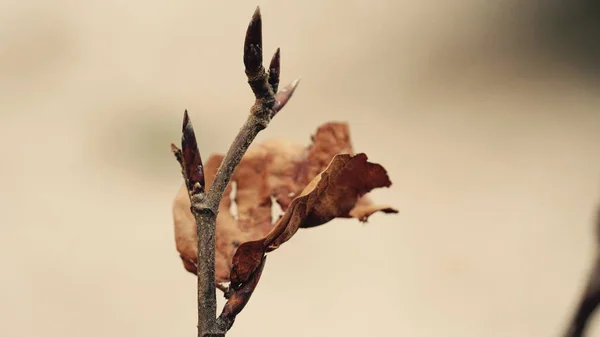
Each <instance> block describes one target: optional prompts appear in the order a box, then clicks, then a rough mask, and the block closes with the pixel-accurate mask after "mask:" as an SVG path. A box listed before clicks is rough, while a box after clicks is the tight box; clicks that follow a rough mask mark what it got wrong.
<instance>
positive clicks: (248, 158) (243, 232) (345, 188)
mask: <svg viewBox="0 0 600 337" xmlns="http://www.w3.org/2000/svg"><path fill="white" fill-rule="evenodd" d="M337 154H348V156H338V157H337V158H338V159H336V160H335V161H332V159H333V158H334V156H335V155H337ZM222 160H223V156H222V155H213V156H211V157H210V158H209V159H208V161H207V162H206V163H205V165H204V175H205V179H206V188H207V189H208V188H210V185H211V184H212V181H213V179H214V176H215V174H216V172H217V169H218V167H219V165H220V163H221V161H222ZM325 168H328V171H327V172H324V173H323V174H324V175H320V173H321V172H323V171H324V170H325ZM315 177H316V178H315ZM321 179H323V181H324V182H323V183H321V184H324V183H328V184H329V185H330V186H329V187H327V186H325V187H323V186H322V185H321V184H319V181H321ZM380 186H389V179H387V174H386V173H385V170H384V169H383V168H382V167H381V166H379V165H377V164H371V163H368V162H367V161H366V156H364V155H357V156H353V150H352V145H351V143H350V133H349V129H348V125H347V124H346V123H327V124H324V125H322V126H321V127H319V128H318V130H317V132H316V134H315V135H314V136H313V137H312V144H311V145H310V146H309V147H308V148H307V147H304V146H302V145H298V144H295V143H292V142H290V141H287V140H281V139H277V140H269V141H266V142H263V143H262V144H259V145H255V146H253V147H251V148H250V149H249V150H248V151H247V152H246V154H245V156H244V157H243V158H242V160H241V162H240V164H239V165H238V166H237V168H236V169H235V171H234V173H233V176H232V179H231V182H230V184H229V185H228V186H227V189H226V191H225V193H224V195H223V199H222V200H221V204H220V205H219V214H218V217H217V228H216V252H215V255H216V256H215V259H216V260H215V263H216V267H215V268H216V270H215V272H216V281H217V282H219V283H222V282H227V281H230V276H232V275H231V274H232V267H234V263H233V262H232V261H233V257H234V255H235V254H236V251H237V250H238V247H239V246H240V245H242V244H244V243H247V242H257V241H261V240H262V239H267V238H268V242H267V241H265V242H266V245H265V242H263V243H261V244H256V243H255V244H250V243H248V244H246V247H247V248H245V249H248V248H252V247H251V246H252V245H257V246H256V247H258V248H252V249H250V250H255V249H257V251H268V250H270V249H274V248H275V247H277V246H278V245H280V244H281V243H283V242H285V241H287V240H288V239H289V238H290V237H291V235H293V233H295V232H296V230H297V229H298V228H299V227H312V226H316V225H319V224H323V223H325V222H327V221H329V220H331V219H333V218H334V217H345V218H348V217H356V218H358V219H359V220H361V221H366V219H367V218H368V217H369V216H370V215H371V214H373V213H374V212H377V211H383V212H385V213H395V212H397V211H396V210H395V209H393V208H391V207H389V206H377V205H374V204H372V202H371V201H370V200H369V199H368V198H367V197H366V196H363V195H364V194H365V193H367V192H368V191H370V190H371V189H373V188H376V187H380ZM234 187H235V195H234V196H233V199H232V198H231V197H230V194H231V193H232V191H233V190H234ZM309 194H310V195H313V196H308V195H309ZM314 195H319V198H317V199H321V200H316V201H314V200H313V199H314V198H315V197H314ZM299 196H301V197H302V198H300V197H299ZM305 199H306V202H304V201H302V202H301V201H296V200H305ZM308 200H312V201H310V203H309V202H308ZM273 201H274V202H276V203H278V204H279V206H280V207H281V209H282V211H284V212H285V213H284V215H283V217H282V218H280V219H279V221H278V222H277V226H276V225H275V224H274V222H275V221H276V220H277V219H272V216H271V212H272V206H273V205H272V202H273ZM234 203H235V204H236V205H237V214H233V213H232V211H231V207H232V204H234ZM292 204H294V205H295V206H294V205H292ZM173 215H174V223H175V237H176V245H177V250H178V251H179V253H180V254H181V256H182V260H183V261H184V266H185V267H186V270H189V271H190V272H192V273H195V270H194V269H192V270H190V265H191V266H195V264H196V249H197V247H196V224H195V221H194V218H193V216H192V214H191V212H190V201H189V197H188V195H187V191H186V188H185V186H182V188H181V189H180V191H179V193H178V195H177V197H176V199H175V203H174V205H173ZM236 216H237V218H236ZM292 218H293V219H292ZM300 218H302V219H300ZM292 220H293V221H292ZM282 223H285V226H284V225H280V224H282ZM290 223H291V224H290ZM281 226H283V227H281ZM278 232H281V233H279V234H277V235H275V234H276V233H278ZM254 254H255V255H252V256H248V257H247V258H245V259H243V260H240V259H238V263H237V264H236V265H235V268H237V270H236V271H235V273H238V274H239V273H241V274H243V275H242V276H235V277H234V279H236V280H238V281H240V280H248V278H249V277H250V275H251V274H252V273H253V271H254V270H256V267H257V266H258V265H259V264H260V263H261V261H262V254H256V253H254ZM238 257H240V256H238ZM246 265H247V266H246ZM245 266H246V267H245ZM244 269H245V270H244Z"/></svg>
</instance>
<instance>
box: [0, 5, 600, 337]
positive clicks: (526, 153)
mask: <svg viewBox="0 0 600 337" xmlns="http://www.w3.org/2000/svg"><path fill="white" fill-rule="evenodd" d="M257 4H260V5H261V8H262V12H263V17H264V38H265V53H266V54H267V55H266V57H269V55H270V54H271V53H272V51H274V50H275V48H276V47H278V46H279V47H281V48H282V64H283V67H282V80H283V82H289V81H291V80H293V79H294V78H295V77H297V76H300V77H302V82H301V84H300V87H299V89H298V91H297V94H296V95H295V96H294V98H293V99H292V101H291V102H290V103H289V105H288V107H286V108H285V110H284V112H282V113H281V114H280V115H279V116H277V118H276V119H275V120H274V121H273V122H272V124H271V125H270V127H269V128H268V130H266V131H265V132H263V133H262V134H261V135H260V136H259V139H266V138H271V137H287V138H290V139H293V140H295V141H297V142H300V143H308V141H309V136H310V134H311V133H312V132H314V130H315V129H316V127H317V126H318V125H320V124H321V123H324V122H326V121H329V120H345V121H348V122H349V123H350V124H351V131H352V137H353V142H354V145H355V149H356V150H358V151H363V152H366V153H367V154H368V155H369V157H370V158H371V160H373V161H375V162H379V163H381V164H383V165H384V166H385V167H386V168H387V169H388V171H389V174H390V176H391V178H392V181H393V182H394V185H393V186H392V188H390V189H386V190H381V191H377V192H376V193H374V194H373V197H374V199H376V201H379V202H382V203H391V204H393V205H395V206H397V207H398V208H399V209H400V210H401V213H400V214H398V215H397V216H386V215H375V216H373V217H372V218H371V223H370V224H368V225H365V226H362V225H360V224H359V223H358V222H357V221H353V220H337V221H334V222H332V223H330V224H328V225H327V226H323V227H321V228H316V229H312V230H306V231H302V232H300V233H298V235H297V236H296V237H295V238H294V240H292V242H290V243H289V245H286V246H285V247H283V248H282V249H280V250H278V251H277V252H276V253H273V254H271V256H270V258H269V262H268V264H267V266H266V270H265V273H264V274H263V279H262V280H261V283H260V285H259V286H258V288H257V291H256V293H255V294H254V296H253V298H252V301H251V302H250V304H249V305H248V306H247V307H246V309H245V311H244V312H243V313H242V314H241V315H240V316H239V318H238V320H237V322H236V323H235V326H234V328H233V329H232V330H231V332H230V336H232V337H235V336H263V337H267V336H290V337H296V336H311V337H312V336H346V337H350V336H411V337H436V336H440V337H441V336H444V337H453V336H456V337H469V336H472V337H479V336H486V337H487V336H489V337H494V336H502V337H519V336H523V337H525V336H557V335H558V334H559V333H560V332H561V331H562V328H563V326H564V325H565V323H566V321H567V319H568V318H569V317H570V315H571V308H572V306H573V305H574V304H575V302H576V300H577V298H578V296H579V291H580V289H581V287H582V286H583V282H584V279H585V274H586V273H587V270H588V269H589V264H590V263H591V258H592V255H593V252H594V251H595V247H594V244H593V243H594V239H593V236H592V235H591V234H592V218H593V214H594V207H595V204H596V203H597V202H598V201H599V200H600V192H599V191H600V189H599V186H600V184H599V183H600V156H599V155H598V154H599V153H600V112H598V111H599V110H598V106H599V104H600V96H598V86H597V85H596V80H597V78H595V77H592V76H585V75H584V74H586V73H588V74H589V73H590V72H591V71H592V70H593V68H585V65H582V64H580V63H574V62H571V61H572V60H571V59H570V58H569V55H570V54H569V53H566V54H564V55H563V54H561V53H560V50H559V51H558V52H557V51H556V50H553V49H551V48H546V47H544V46H543V45H542V44H540V43H538V42H539V39H540V36H541V35H537V34H538V33H539V32H538V28H536V27H537V26H535V25H536V24H538V23H540V22H541V21H543V20H541V19H539V17H537V16H536V15H537V14H539V11H540V8H541V2H540V3H537V2H532V1H527V2H526V1H516V0H515V1H510V0H505V1H489V0H485V1H484V0H480V1H475V0H471V1H466V0H461V1H414V0H412V1H409V0H406V1H392V0H388V1H377V0H368V1H367V0H362V1H336V2H333V1H322V0H306V1H295V2H285V1H272V0H263V1H262V2H260V3H253V2H247V1H222V2H209V3H208V2H205V1H191V0H186V1H172V2H167V1H160V2H159V1H117V0H108V1H106V0H105V1H99V0H88V1H75V0H55V1H41V0H37V1H16V0H4V1H2V2H0V108H1V109H0V154H1V158H2V159H1V160H2V165H0V186H1V188H0V205H1V206H0V207H1V212H0V252H1V253H0V266H1V268H2V275H1V281H0V285H1V287H0V335H1V336H4V337H21V336H27V337H29V336H43V337H55V336H56V337H58V336H60V337H63V336H67V337H68V336H86V337H97V336H127V337H131V336H146V337H151V336H157V337H158V336H160V337H164V336H178V337H183V336H194V335H195V325H196V319H195V316H196V311H195V302H196V299H195V279H194V278H193V276H192V275H190V274H188V273H186V272H184V270H183V268H182V266H181V264H180V262H179V260H178V257H177V254H176V251H175V247H174V240H173V229H172V222H171V213H170V207H171V201H172V198H173V197H174V195H175V193H176V191H177V189H178V188H179V184H180V182H181V177H180V175H179V168H178V166H177V164H176V162H175V160H174V159H173V158H172V156H171V153H170V152H169V143H170V142H176V141H178V138H179V130H180V129H179V128H180V123H181V118H182V113H183V110H184V109H185V108H187V109H189V111H190V114H191V117H192V119H193V121H194V125H195V127H196V130H197V131H196V132H197V134H198V142H199V144H200V147H201V149H202V152H203V153H204V154H205V157H207V156H208V154H209V153H212V152H216V151H219V152H222V151H225V149H226V148H227V146H228V144H229V142H230V140H231V139H232V138H233V136H234V135H235V133H236V132H237V130H238V128H239V126H240V125H241V123H242V122H243V120H244V119H245V116H246V113H247V111H248V108H249V106H250V104H251V103H252V94H251V91H250V90H249V88H248V87H247V84H246V82H245V77H244V73H243V64H242V42H243V35H244V32H245V29H246V26H247V23H248V20H249V18H250V16H251V14H252V12H253V10H254V7H255V6H256V5H257ZM565 50H566V51H568V49H565ZM221 303H222V302H221ZM597 334H600V324H598V323H596V324H595V325H594V327H593V333H591V334H590V335H591V336H593V335H597Z"/></svg>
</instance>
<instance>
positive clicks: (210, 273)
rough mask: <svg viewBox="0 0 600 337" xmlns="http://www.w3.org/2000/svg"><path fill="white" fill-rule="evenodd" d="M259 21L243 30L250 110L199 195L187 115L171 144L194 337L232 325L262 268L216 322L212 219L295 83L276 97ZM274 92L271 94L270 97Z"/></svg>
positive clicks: (209, 336) (219, 333) (218, 333)
mask: <svg viewBox="0 0 600 337" xmlns="http://www.w3.org/2000/svg"><path fill="white" fill-rule="evenodd" d="M262 61H263V56H262V18H261V15H260V8H258V7H257V8H256V11H255V12H254V15H253V16H252V20H251V21H250V24H249V25H248V30H247V32H246V39H245V43H244V65H245V68H246V76H247V77H248V84H250V88H251V89H252V91H253V92H254V96H255V98H256V100H255V102H254V105H253V106H252V107H251V109H250V115H249V116H248V119H247V120H246V122H245V123H244V125H243V126H242V128H241V129H240V131H239V133H238V135H237V136H236V137H235V139H234V141H233V143H232V144H231V146H230V148H229V150H228V151H227V154H226V155H225V158H224V159H223V161H222V163H221V166H220V167H219V168H218V170H217V173H216V175H215V179H214V181H213V184H212V185H211V187H210V189H209V191H208V192H206V193H205V188H204V187H205V181H204V170H203V166H202V160H201V158H200V151H199V150H198V146H197V144H196V137H195V134H194V129H193V127H192V123H191V121H190V119H189V116H188V113H187V110H186V112H185V114H184V119H183V129H182V132H183V135H182V138H181V146H182V150H179V149H178V148H177V147H176V146H175V145H171V150H172V151H173V153H174V154H175V157H176V158H177V160H178V161H179V163H180V164H181V166H182V173H183V177H184V180H185V184H186V187H187V190H188V194H189V196H190V201H191V211H192V214H193V215H194V218H195V219H196V230H197V235H198V256H197V259H198V263H197V264H198V265H197V276H198V337H223V336H225V333H226V332H227V330H229V328H231V325H232V324H233V322H234V320H235V316H236V315H237V314H238V313H239V312H240V311H241V310H242V309H243V308H244V306H245V305H246V303H247V302H248V300H249V298H250V296H251V295H252V292H253V291H254V288H255V287H256V284H257V283H258V280H259V279H260V275H261V271H262V267H263V266H264V260H263V262H262V264H261V267H260V268H259V269H258V270H257V271H256V272H255V274H253V275H252V277H251V279H250V280H249V281H248V282H247V283H246V284H243V285H241V286H239V288H236V289H229V290H228V294H229V299H228V302H227V304H226V305H225V307H224V308H223V312H222V313H221V315H220V316H219V318H218V319H217V317H216V285H215V235H216V219H217V214H218V211H219V204H220V202H221V198H222V196H223V192H224V191H225V188H226V187H227V184H229V181H230V179H231V176H232V174H233V171H234V170H235V168H236V167H237V165H238V164H239V162H240V160H241V159H242V157H243V155H244V153H245V152H246V150H247V149H248V147H249V146H250V144H251V143H252V141H253V140H254V138H255V137H256V135H257V134H258V133H259V132H260V131H261V130H263V129H264V128H266V127H267V125H268V124H269V122H270V121H271V118H273V117H274V116H275V115H276V114H277V112H278V111H279V110H281V109H282V108H283V107H284V106H285V104H286V103H287V101H288V100H289V99H290V97H291V96H292V94H293V93H294V90H295V88H296V86H297V85H298V80H296V81H294V82H293V83H292V84H291V85H288V86H286V87H285V88H284V89H282V90H281V91H280V92H278V93H277V88H278V86H279V74H280V51H279V49H277V51H276V52H275V55H274V56H273V58H272V60H271V63H270V66H269V73H267V72H266V71H265V68H264V66H263V64H262ZM275 93H277V94H275Z"/></svg>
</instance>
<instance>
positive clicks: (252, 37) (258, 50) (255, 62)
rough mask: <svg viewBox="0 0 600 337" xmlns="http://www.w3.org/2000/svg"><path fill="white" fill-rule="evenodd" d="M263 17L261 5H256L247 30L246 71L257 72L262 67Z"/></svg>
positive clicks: (245, 43) (245, 44)
mask: <svg viewBox="0 0 600 337" xmlns="http://www.w3.org/2000/svg"><path fill="white" fill-rule="evenodd" d="M262 61H263V59H262V17H261V15H260V7H256V10H255V11H254V15H252V19H251V20H250V23H249V24H248V29H247V30H246V39H245V41H244V65H245V66H246V73H248V74H255V73H257V72H258V71H259V70H260V68H261V67H262Z"/></svg>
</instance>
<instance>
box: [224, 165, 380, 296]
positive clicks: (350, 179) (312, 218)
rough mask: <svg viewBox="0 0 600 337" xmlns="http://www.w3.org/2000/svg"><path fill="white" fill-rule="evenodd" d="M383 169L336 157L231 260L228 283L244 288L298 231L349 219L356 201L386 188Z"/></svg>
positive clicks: (240, 248) (241, 247)
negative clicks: (263, 233)
mask: <svg viewBox="0 0 600 337" xmlns="http://www.w3.org/2000/svg"><path fill="white" fill-rule="evenodd" d="M391 184H392V182H391V181H390V180H389V178H388V175H387V173H386V172H385V169H384V168H383V167H382V166H381V165H378V164H373V163H370V162H368V161H367V156H366V155H365V154H364V153H360V154H358V155H356V156H351V155H349V154H341V155H336V156H335V157H334V158H333V160H332V161H331V164H330V165H329V166H328V167H327V169H326V170H325V171H323V172H322V173H321V174H320V175H318V176H317V177H315V178H314V179H313V181H312V182H311V183H310V184H309V185H308V186H307V187H306V188H305V190H304V191H303V192H302V193H301V194H300V196H299V197H297V198H296V199H294V200H293V201H292V203H291V205H290V207H289V208H288V210H287V211H286V212H285V214H284V215H283V217H281V218H280V219H279V221H277V223H276V224H275V227H274V228H273V230H271V232H269V234H267V236H266V237H265V238H263V239H260V240H256V241H250V242H246V243H244V244H242V245H241V246H240V247H239V248H238V249H237V251H236V253H235V255H234V257H233V266H232V271H231V276H230V277H231V283H232V284H233V285H235V284H243V283H244V282H246V281H247V280H248V279H249V278H250V277H251V276H252V274H253V273H254V272H255V271H256V269H257V268H258V267H259V266H260V263H261V259H262V257H263V256H264V254H265V253H266V252H268V251H273V250H275V249H277V248H278V247H279V246H280V245H281V244H283V243H284V242H286V241H288V240H289V239H290V238H291V237H292V236H293V235H294V234H295V233H296V232H297V231H298V229H299V228H300V227H301V226H303V227H314V226H319V225H322V224H324V223H327V222H329V221H330V220H332V219H333V218H336V217H350V212H351V211H352V209H353V208H354V207H355V205H356V203H357V201H358V200H359V198H361V197H362V196H363V195H365V194H366V193H367V192H369V191H371V190H373V189H375V188H378V187H389V186H390V185H391Z"/></svg>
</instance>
